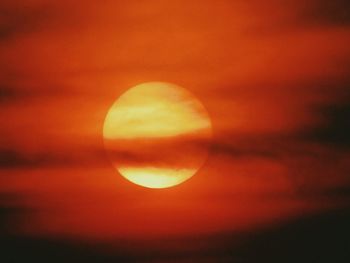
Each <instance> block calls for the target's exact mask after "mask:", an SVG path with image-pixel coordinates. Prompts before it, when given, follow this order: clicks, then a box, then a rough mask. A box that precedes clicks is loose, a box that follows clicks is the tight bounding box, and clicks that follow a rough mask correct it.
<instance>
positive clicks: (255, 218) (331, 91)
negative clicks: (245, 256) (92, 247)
mask: <svg viewBox="0 0 350 263" xmlns="http://www.w3.org/2000/svg"><path fill="white" fill-rule="evenodd" d="M349 7H350V6H349V4H348V3H347V1H341V0H336V1H331V2H330V1H325V0H318V1H316V0H306V1H279V0H269V1H258V0H251V1H229V0H227V1H225V0H219V1H209V0H208V1H203V0H202V1H199V0H198V1H197V0H194V1H182V0H179V1H160V0H158V1H157V0H148V1H145V0H144V1H142V0H141V1H109V0H107V1H54V2H53V1H42V0H26V1H23V0H15V1H6V2H3V3H1V4H0V69H1V70H0V108H1V114H0V127H1V129H0V208H1V209H2V210H4V211H5V212H3V213H2V212H1V217H3V218H4V221H5V222H6V233H7V232H8V233H10V234H9V235H16V236H30V237H33V236H34V237H40V238H50V239H53V240H56V239H59V240H61V239H69V240H79V241H82V240H83V241H84V242H96V241H99V242H103V243H104V244H105V243H108V244H110V245H111V244H112V246H114V247H117V248H118V246H119V245H118V244H119V243H118V242H117V244H114V243H113V242H115V240H129V241H130V242H134V241H135V242H136V241H139V240H146V241H147V242H148V241H152V242H158V241H159V240H173V239H174V240H178V239H180V240H187V242H190V241H188V240H192V239H193V238H194V237H198V236H206V237H207V236H211V235H214V236H217V237H216V239H218V240H220V242H226V241H225V240H226V239H225V238H222V239H220V237H221V235H222V233H225V235H227V233H236V232H245V231H255V230H256V229H265V228H271V227H274V226H276V225H278V224H282V223H284V222H289V221H290V220H293V219H296V218H304V217H306V216H311V215H314V214H317V213H321V212H327V211H329V210H330V209H334V208H342V207H348V204H349V202H348V201H349V189H350V177H349V172H350V162H349V158H350V152H349V145H350V144H349V137H348V134H349V131H350V129H349V107H350V94H349V83H350V79H349V73H350V72H349V59H350V49H349V46H350V34H349V33H350V17H349V14H348V13H349V12H347V11H346V10H349ZM148 81H166V82H171V83H175V84H177V85H180V86H182V87H184V88H186V89H188V90H189V91H190V92H192V93H193V94H195V95H196V96H197V97H198V98H199V99H200V100H201V101H202V103H203V104H204V105H205V106H206V108H207V110H208V112H209V115H210V116H211V119H212V123H213V141H212V151H211V153H210V155H209V158H208V160H207V162H206V163H205V165H204V166H203V167H202V168H201V170H200V171H199V173H198V174H197V175H195V176H194V177H193V178H192V179H190V180H189V181H188V182H186V183H184V184H182V185H179V186H177V187H175V188H170V189H163V190H151V189H145V188H141V187H139V186H136V185H133V184H131V183H129V182H127V181H126V180H125V179H123V178H122V177H121V176H119V175H118V173H117V171H116V170H115V169H114V168H113V166H112V165H111V163H110V162H109V161H108V159H107V158H106V153H105V152H104V148H103V137H102V128H103V121H104V118H105V115H106V113H107V111H108V109H109V107H110V106H111V105H112V104H113V102H114V101H115V100H116V99H117V98H118V96H120V95H121V94H122V93H123V92H124V91H126V90H127V89H128V88H130V87H132V86H134V85H137V84H139V83H143V82H148ZM169 151H171V149H169ZM11 211H16V212H11ZM0 222H2V221H0ZM2 228H3V227H0V229H2ZM256 231H257V230H256ZM111 240H113V242H112V241H111ZM205 242H208V243H210V239H209V238H207V239H206V241H205ZM184 243H185V244H187V243H186V241H184ZM113 244H114V245H113ZM130 246H131V245H130ZM194 246H196V245H194ZM207 246H209V247H211V246H210V245H205V247H207ZM122 247H123V246H122ZM131 247H132V246H131ZM160 247H161V246H160ZM175 248H176V249H175ZM185 248H188V247H187V245H183V246H182V245H181V244H178V243H176V242H175V241H174V242H173V243H172V245H171V249H174V251H175V252H172V253H175V254H176V251H182V250H183V249H185ZM154 249H155V250H156V251H157V248H154ZM171 249H170V250H171ZM181 249H182V250H181ZM212 249H213V248H212ZM140 253H141V254H142V252H140ZM169 253H170V252H169ZM222 253H224V252H222ZM220 256H221V254H220ZM225 257H226V255H225ZM194 262H196V261H194ZM210 262H217V261H215V260H213V261H210Z"/></svg>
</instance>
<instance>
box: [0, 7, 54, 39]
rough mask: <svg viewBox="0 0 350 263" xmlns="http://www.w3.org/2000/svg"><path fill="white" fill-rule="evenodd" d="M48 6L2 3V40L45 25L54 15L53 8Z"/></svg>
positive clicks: (0, 9)
mask: <svg viewBox="0 0 350 263" xmlns="http://www.w3.org/2000/svg"><path fill="white" fill-rule="evenodd" d="M48 7H49V5H48V4H41V5H37V6H26V8H18V7H17V6H11V5H10V6H2V5H0V40H8V39H12V38H14V37H17V36H18V35H21V34H25V33H31V32H33V31H36V30H39V29H42V28H43V27H45V25H46V23H45V22H47V21H49V20H50V19H51V18H52V16H53V10H52V9H51V8H48Z"/></svg>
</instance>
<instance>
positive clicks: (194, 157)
mask: <svg viewBox="0 0 350 263" xmlns="http://www.w3.org/2000/svg"><path fill="white" fill-rule="evenodd" d="M103 136H104V141H105V147H106V149H107V151H108V154H109V156H110V158H111V161H112V163H113V164H114V166H115V167H116V169H117V170H118V171H119V173H120V174H121V175H122V176H124V177H125V178H126V179H128V180H129V181H131V182H133V183H135V184H138V185H141V186H144V187H149V188H166V187H171V186H175V185H178V184H180V183H182V182H184V181H186V180H187V179H189V178H190V177H192V176H193V175H194V174H195V173H196V172H197V171H198V169H199V168H200V167H201V166H202V164H203V163H204V161H205V159H206V156H207V154H208V145H209V139H210V137H211V122H210V118H209V116H208V114H207V111H206V110H205V108H204V106H203V105H202V104H201V102H200V101H199V100H198V99H196V98H195V97H194V96H193V95H192V94H191V93H189V92H188V91H187V90H185V89H183V88H181V87H179V86H176V85H174V84H170V83H164V82H149V83H144V84H140V85H137V86H135V87H133V88H131V89H129V90H127V91H126V92H125V93H124V94H122V95H121V96H120V97H119V98H118V99H117V100H116V102H115V103H114V104H113V105H112V107H111V108H110V110H109V112H108V113H107V116H106V119H105V122H104V127H103Z"/></svg>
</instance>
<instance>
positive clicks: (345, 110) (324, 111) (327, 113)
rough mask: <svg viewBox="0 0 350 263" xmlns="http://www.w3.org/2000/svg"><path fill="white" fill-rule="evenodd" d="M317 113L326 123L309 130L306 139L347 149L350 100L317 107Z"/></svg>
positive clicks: (348, 142)
mask: <svg viewBox="0 0 350 263" xmlns="http://www.w3.org/2000/svg"><path fill="white" fill-rule="evenodd" d="M318 113H319V114H320V115H321V116H323V117H324V119H325V120H326V123H325V124H324V125H322V126H320V127H316V128H315V129H314V130H313V131H311V132H310V134H309V136H308V139H311V140H314V141H317V142H320V143H325V144H331V145H333V146H336V147H338V148H343V149H349V146H350V138H349V134H350V100H347V101H345V102H339V103H337V104H334V105H326V106H322V107H320V108H319V109H318Z"/></svg>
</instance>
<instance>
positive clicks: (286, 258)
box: [0, 207, 350, 263]
mask: <svg viewBox="0 0 350 263" xmlns="http://www.w3.org/2000/svg"><path fill="white" fill-rule="evenodd" d="M0 211H1V212H2V214H0V215H4V214H7V215H10V214H12V213H13V212H11V211H10V210H0ZM15 213H18V211H17V212H15ZM349 220H350V210H349V209H348V208H346V207H345V208H342V209H337V210H333V211H327V212H323V213H319V214H314V215H304V216H301V217H298V218H297V219H291V220H289V221H288V222H284V223H280V224H275V225H274V226H270V227H268V228H260V230H255V231H251V232H247V231H243V232H222V233H220V232H218V233H214V234H210V235H196V236H186V237H179V238H164V239H153V240H147V241H123V240H114V241H111V242H110V243H109V244H103V243H98V242H92V241H90V242H88V243H85V242H83V241H77V240H76V241H73V240H64V239H60V238H58V237H52V238H43V237H42V238H39V237H28V236H21V235H13V234H11V233H4V232H2V233H1V234H0V245H1V247H2V254H1V259H2V262H4V263H7V262H12V263H13V262H14V263H17V262H23V261H26V262H48V261H49V262H55V263H56V262H87V263H89V262H245V263H253V262H262V263H264V262H268V263H275V262H276V263H280V262H286V263H295V262H301V263H304V262H305V263H306V262H320V263H329V262H337V263H347V262H349V260H350V254H349V249H350V244H349V242H348V238H349V236H350V228H349V227H348V224H349ZM252 251H253V252H252Z"/></svg>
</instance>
